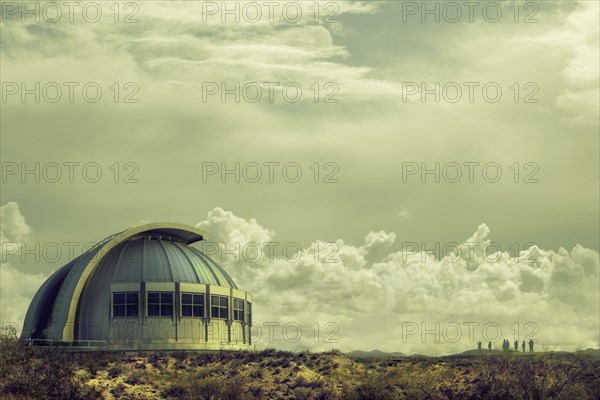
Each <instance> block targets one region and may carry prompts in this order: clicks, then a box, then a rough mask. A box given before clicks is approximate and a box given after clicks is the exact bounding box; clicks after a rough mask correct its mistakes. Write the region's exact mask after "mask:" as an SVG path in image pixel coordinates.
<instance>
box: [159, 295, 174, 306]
mask: <svg viewBox="0 0 600 400" xmlns="http://www.w3.org/2000/svg"><path fill="white" fill-rule="evenodd" d="M160 301H161V303H166V304H171V303H173V296H172V295H171V293H161V294H160Z"/></svg>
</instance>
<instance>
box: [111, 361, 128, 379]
mask: <svg viewBox="0 0 600 400" xmlns="http://www.w3.org/2000/svg"><path fill="white" fill-rule="evenodd" d="M124 372H125V367H124V366H123V365H122V364H119V363H115V364H113V365H112V366H111V367H110V368H109V369H108V376H110V377H111V378H113V379H114V378H117V377H119V376H121V375H122V374H123V373H124Z"/></svg>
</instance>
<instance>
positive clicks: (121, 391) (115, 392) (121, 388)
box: [110, 382, 127, 399]
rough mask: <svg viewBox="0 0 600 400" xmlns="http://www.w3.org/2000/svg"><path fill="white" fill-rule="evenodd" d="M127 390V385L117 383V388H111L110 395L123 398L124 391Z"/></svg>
mask: <svg viewBox="0 0 600 400" xmlns="http://www.w3.org/2000/svg"><path fill="white" fill-rule="evenodd" d="M126 389H127V385H125V384H123V383H121V382H120V383H118V384H117V386H115V387H114V388H112V389H111V390H110V393H111V394H112V395H113V396H114V397H115V398H116V399H118V398H120V397H121V396H123V395H124V394H125V390H126Z"/></svg>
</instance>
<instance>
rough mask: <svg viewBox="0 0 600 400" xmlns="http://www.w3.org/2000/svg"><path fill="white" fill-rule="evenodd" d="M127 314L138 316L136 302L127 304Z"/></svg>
mask: <svg viewBox="0 0 600 400" xmlns="http://www.w3.org/2000/svg"><path fill="white" fill-rule="evenodd" d="M127 316H128V317H137V316H138V306H137V304H127Z"/></svg>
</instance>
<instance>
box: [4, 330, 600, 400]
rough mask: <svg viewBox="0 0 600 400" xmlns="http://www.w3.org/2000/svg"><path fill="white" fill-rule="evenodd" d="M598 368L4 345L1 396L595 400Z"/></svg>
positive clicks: (594, 362) (587, 362)
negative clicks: (67, 350) (84, 350)
mask: <svg viewBox="0 0 600 400" xmlns="http://www.w3.org/2000/svg"><path fill="white" fill-rule="evenodd" d="M367 353H368V352H367ZM373 354H377V353H372V354H371V355H373ZM598 367H600V361H599V360H598V351H597V350H592V349H588V350H586V351H584V352H582V354H581V355H580V354H577V353H567V354H559V355H554V354H552V353H548V354H536V355H534V356H530V357H514V356H513V355H512V354H511V353H505V354H502V353H498V354H496V353H492V354H488V355H483V356H481V355H480V356H472V355H467V356H460V355H459V356H455V357H445V358H417V359H415V358H396V359H393V360H389V359H388V360H386V359H378V358H370V359H362V360H359V359H351V358H349V357H348V356H347V355H344V354H342V353H339V352H337V351H332V352H327V353H310V352H302V353H289V352H281V351H275V350H266V351H262V352H255V353H250V352H240V353H222V354H217V353H214V354H207V353H183V352H176V353H170V354H167V353H135V354H133V353H128V354H123V353H101V352H97V353H65V352H62V351H56V350H51V349H41V348H35V349H32V348H27V347H23V346H21V345H19V344H18V343H17V342H16V341H12V340H2V341H1V342H0V398H2V399H7V400H17V399H19V400H20V399H42V398H46V399H74V400H76V399H81V400H92V399H139V400H142V399H230V400H235V399H248V400H252V399H350V400H353V399H356V400H358V399H370V400H377V399H413V398H425V399H447V398H460V399H478V398H492V399H511V398H519V399H534V398H546V399H595V398H598V396H599V394H600V392H599V387H600V377H599V376H598V373H597V371H598Z"/></svg>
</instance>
